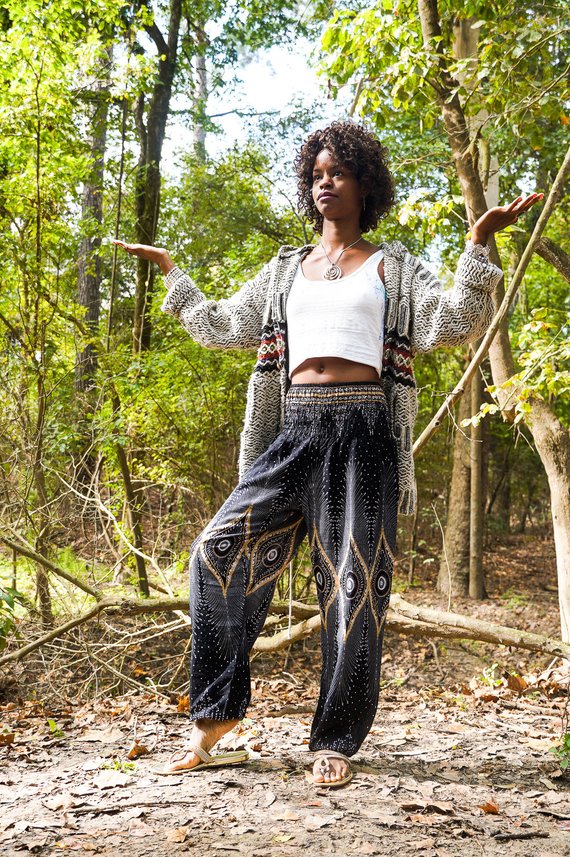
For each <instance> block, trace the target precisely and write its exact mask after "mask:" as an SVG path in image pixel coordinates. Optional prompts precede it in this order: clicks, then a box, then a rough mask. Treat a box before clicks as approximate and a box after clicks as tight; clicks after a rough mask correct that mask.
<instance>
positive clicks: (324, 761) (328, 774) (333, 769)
mask: <svg viewBox="0 0 570 857" xmlns="http://www.w3.org/2000/svg"><path fill="white" fill-rule="evenodd" d="M349 774H350V763H349V761H348V759H347V758H346V757H344V758H343V757H341V756H340V754H337V753H332V752H331V753H328V752H327V751H326V750H321V751H320V752H319V753H318V755H317V756H316V758H315V763H314V765H313V780H314V782H315V783H316V784H318V783H325V784H326V785H334V783H337V782H340V781H341V780H344V779H346V778H347V777H348V776H349Z"/></svg>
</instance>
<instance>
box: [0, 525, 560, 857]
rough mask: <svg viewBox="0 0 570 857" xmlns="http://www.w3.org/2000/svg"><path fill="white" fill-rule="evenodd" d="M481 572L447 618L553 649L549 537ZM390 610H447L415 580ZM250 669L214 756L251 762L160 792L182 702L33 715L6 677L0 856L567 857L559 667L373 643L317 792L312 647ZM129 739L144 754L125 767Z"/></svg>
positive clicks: (419, 643) (499, 549) (506, 544)
mask: <svg viewBox="0 0 570 857" xmlns="http://www.w3.org/2000/svg"><path fill="white" fill-rule="evenodd" d="M485 562H486V573H487V586H488V592H489V598H488V599H486V600H485V601H482V602H478V603H475V602H473V601H469V600H467V599H465V600H464V601H461V600H456V601H454V603H453V605H452V609H453V610H455V611H457V612H465V613H467V612H468V613H470V614H471V615H476V616H479V617H481V618H486V619H489V620H491V621H494V622H496V623H499V624H505V625H511V626H514V627H518V628H526V629H528V630H533V631H538V632H540V633H543V634H545V635H548V636H554V637H557V636H559V619H558V606H557V594H556V592H555V584H556V574H555V568H554V555H553V548H552V543H551V541H549V540H544V541H543V540H537V539H534V540H531V539H529V538H528V537H516V538H515V537H512V538H510V539H508V540H504V539H503V540H502V542H501V545H500V546H496V547H494V548H493V549H492V550H490V551H487V553H486V559H485ZM405 597H406V598H407V599H408V600H410V601H413V602H416V603H420V604H430V605H431V606H436V607H440V608H447V601H446V599H444V598H441V597H440V596H437V595H436V594H435V591H434V582H433V580H430V579H429V578H428V577H426V578H424V579H423V580H422V583H421V586H418V587H414V588H413V590H412V591H410V590H408V591H407V592H406V595H405ZM252 673H253V682H252V686H253V703H252V706H251V708H250V711H249V712H248V717H247V718H246V719H245V720H244V721H242V722H241V724H240V725H239V726H238V727H237V728H236V729H235V730H234V731H233V732H232V733H230V735H229V736H227V739H226V740H224V742H222V743H223V744H224V745H225V746H226V747H227V748H228V749H229V748H232V749H233V748H239V747H247V748H248V750H249V752H250V756H251V761H250V762H248V763H246V764H244V765H242V766H239V767H238V766H235V767H226V768H219V769H206V770H203V771H198V772H195V773H194V774H189V775H188V774H187V775H180V776H173V777H170V778H168V777H159V776H157V775H156V774H155V773H154V772H153V769H154V768H156V767H160V766H161V765H162V764H164V763H165V762H166V760H167V758H168V756H169V754H170V753H171V752H172V751H173V750H174V749H175V748H176V747H177V746H179V745H180V743H181V742H182V741H183V739H184V737H185V736H186V735H187V734H188V732H189V728H190V724H189V723H188V720H187V712H186V711H185V708H187V704H186V703H187V700H186V699H184V698H181V699H180V700H179V701H178V704H177V703H176V701H173V702H170V701H169V700H167V699H162V698H160V697H157V696H156V695H153V694H151V693H148V694H144V693H132V694H129V695H122V696H118V697H117V696H116V697H112V698H104V697H103V698H99V699H96V700H91V701H88V702H86V701H84V700H83V701H82V700H74V699H72V698H67V696H65V697H64V696H62V698H61V699H60V700H59V701H58V700H56V699H54V700H53V701H50V702H49V704H48V703H47V702H45V701H44V702H42V701H40V697H41V693H40V692H38V686H35V687H32V686H27V687H26V685H25V669H24V668H22V669H21V671H20V672H18V673H17V676H16V677H17V681H18V682H19V685H18V689H17V694H19V696H18V698H17V699H15V698H14V695H12V701H8V702H6V704H5V705H3V706H0V719H1V722H2V726H3V729H0V745H4V746H1V749H0V765H1V766H0V806H1V808H2V812H1V815H0V853H1V854H2V855H6V856H7V857H8V855H25V854H27V853H32V854H38V855H57V854H64V853H66V852H69V853H70V854H71V853H72V854H99V855H116V857H146V855H148V857H151V855H152V857H155V855H167V854H168V855H175V854H186V853H192V854H206V853H207V854H208V855H212V857H222V855H223V857H227V855H231V854H245V855H251V857H257V856H258V855H259V857H262V856H263V857H266V855H267V857H286V855H287V857H288V855H297V854H298V853H299V852H300V851H301V849H306V848H308V849H310V852H311V853H312V854H313V855H344V854H351V855H352V854H354V855H364V854H378V855H380V854H381V855H396V854H397V855H399V857H401V855H406V857H407V855H417V857H472V855H473V857H480V855H502V854H505V855H506V854H509V855H515V857H523V855H524V857H527V855H529V857H530V855H532V857H555V855H556V857H562V855H570V843H569V842H568V831H569V830H570V777H568V776H567V775H566V774H564V773H562V772H561V770H560V765H559V763H558V761H557V759H556V758H555V756H554V755H553V753H551V752H550V748H551V747H552V746H554V745H557V744H559V743H560V737H561V733H562V731H570V729H568V725H567V721H566V703H567V697H568V683H569V680H570V665H569V664H568V663H567V662H566V661H563V660H561V659H555V660H552V659H550V658H546V657H542V656H535V655H533V654H531V653H528V652H524V651H512V650H509V649H508V648H506V647H500V646H499V647H497V646H492V645H490V644H484V643H473V642H460V641H457V642H451V641H446V642H445V644H443V643H441V642H438V641H433V642H430V641H429V640H427V639H416V638H407V637H404V636H400V635H397V634H394V633H390V630H389V629H388V631H387V632H386V637H385V642H384V656H383V667H382V690H381V698H380V705H379V709H378V714H377V717H376V720H375V723H374V726H373V728H372V730H371V732H370V734H369V736H368V738H367V739H366V741H365V743H364V744H363V746H362V748H361V750H360V751H359V753H358V754H357V755H356V756H355V757H354V768H355V776H354V779H353V781H352V782H351V783H350V784H349V785H348V786H346V787H343V788H340V789H332V790H325V789H322V788H318V787H317V786H315V785H313V784H312V782H311V780H310V777H309V774H308V769H309V754H308V753H307V743H308V737H309V732H310V724H311V716H312V712H313V711H314V707H315V702H316V698H317V693H318V673H319V654H318V641H317V640H316V639H313V638H312V639H310V640H307V641H305V642H304V643H302V644H296V645H295V646H293V647H292V648H291V649H290V651H289V652H288V653H286V652H281V653H278V654H276V655H273V656H267V655H264V656H260V657H257V658H255V659H254V660H253V663H252ZM11 680H12V681H14V677H12V679H11ZM4 698H5V699H6V697H4ZM135 737H136V739H137V741H138V743H139V746H140V745H143V746H144V747H146V748H147V749H148V750H149V754H148V755H143V756H141V757H139V758H138V759H137V760H136V761H128V760H127V758H126V754H127V753H128V751H129V749H130V748H132V746H133V742H134V739H135Z"/></svg>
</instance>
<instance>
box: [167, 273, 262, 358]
mask: <svg viewBox="0 0 570 857" xmlns="http://www.w3.org/2000/svg"><path fill="white" fill-rule="evenodd" d="M274 261H275V260H271V262H268V263H267V264H266V265H264V267H263V268H262V269H261V271H260V272H259V273H258V274H257V275H256V276H255V277H254V278H253V279H251V280H248V281H247V282H246V283H244V284H243V285H242V286H241V288H239V289H238V290H237V291H236V292H235V293H234V294H233V295H230V297H229V298H220V299H219V300H214V299H208V298H206V296H205V295H204V293H203V292H201V291H200V289H199V288H198V286H197V285H196V284H195V283H194V282H193V281H192V280H191V279H190V277H189V276H188V275H187V274H185V273H184V272H183V271H181V270H180V268H173V269H172V270H171V271H169V273H168V274H167V275H166V278H165V285H166V287H167V289H168V291H167V293H166V296H165V298H164V300H163V302H162V306H161V309H162V311H163V312H165V313H168V314H169V315H173V316H175V317H176V318H178V320H179V321H180V323H181V324H182V326H183V327H184V328H185V329H186V330H187V331H188V333H189V334H190V336H191V337H192V338H193V339H194V340H195V341H196V342H198V343H199V344H200V345H204V346H205V347H206V348H257V347H258V345H259V341H260V339H261V328H262V322H263V314H264V310H265V305H266V296H267V290H268V288H269V284H270V281H271V273H272V270H273V265H274Z"/></svg>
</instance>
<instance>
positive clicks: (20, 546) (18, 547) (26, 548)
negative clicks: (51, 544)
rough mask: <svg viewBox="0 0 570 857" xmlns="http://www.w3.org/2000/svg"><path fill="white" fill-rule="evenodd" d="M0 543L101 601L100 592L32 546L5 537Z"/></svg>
mask: <svg viewBox="0 0 570 857" xmlns="http://www.w3.org/2000/svg"><path fill="white" fill-rule="evenodd" d="M15 535H18V534H15ZM18 538H19V539H21V538H22V537H21V536H20V535H18ZM0 541H3V542H4V544H5V545H7V547H9V548H11V549H12V550H14V551H16V552H17V553H19V554H21V555H22V556H27V557H28V559H32V560H33V561H34V562H37V563H39V564H40V565H42V566H43V567H44V568H47V569H49V571H53V573H54V574H56V575H57V576H58V577H62V578H63V579H64V580H67V582H68V583H72V584H73V586H77V588H78V589H82V590H83V592H86V593H87V595H92V596H93V598H96V599H97V601H99V600H100V599H101V597H102V596H101V593H100V592H98V591H97V590H96V589H93V587H92V586H89V584H88V583H84V582H83V581H82V580H79V578H77V577H74V576H73V575H72V574H69V572H68V571H64V570H63V568H60V567H59V566H58V565H55V563H53V562H51V561H50V560H49V559H47V558H46V557H45V556H42V555H41V554H39V553H37V551H35V550H34V549H33V548H32V546H31V545H29V544H28V543H27V542H26V541H24V540H23V539H22V543H18V542H13V541H11V539H7V538H6V536H0Z"/></svg>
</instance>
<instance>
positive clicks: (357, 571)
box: [190, 381, 398, 756]
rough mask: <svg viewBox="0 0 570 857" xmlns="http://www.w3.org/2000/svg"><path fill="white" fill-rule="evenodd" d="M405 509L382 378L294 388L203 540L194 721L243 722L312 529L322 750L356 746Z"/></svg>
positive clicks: (194, 602)
mask: <svg viewBox="0 0 570 857" xmlns="http://www.w3.org/2000/svg"><path fill="white" fill-rule="evenodd" d="M397 507H398V475H397V448H396V443H395V441H394V438H393V436H392V434H391V431H390V428H389V422H388V411H387V405H386V400H385V397H384V392H383V390H382V386H381V384H380V382H376V381H367V382H357V383H354V382H341V383H339V382H332V383H322V384H292V385H291V386H290V388H289V390H288V392H287V397H286V402H285V419H284V424H283V428H282V429H281V431H280V433H279V435H278V436H277V437H276V438H275V440H274V441H273V443H272V444H271V446H270V447H269V448H268V449H267V450H266V451H265V452H263V453H262V454H261V455H260V456H259V458H258V459H257V460H256V461H255V463H254V464H253V466H252V467H251V468H250V470H249V471H248V472H247V473H246V475H245V476H244V478H243V479H242V480H241V481H240V482H239V484H238V485H237V486H236V488H235V489H234V490H233V491H232V493H231V494H230V496H229V497H228V499H227V500H226V501H225V502H224V504H223V505H222V507H221V508H220V509H219V510H218V512H217V513H216V514H215V515H214V517H213V518H212V520H211V521H210V522H209V524H208V525H207V526H206V527H205V529H204V530H203V531H202V533H200V535H199V536H198V537H197V538H196V539H195V541H194V542H193V544H192V547H191V552H190V616H191V621H192V633H193V639H192V654H191V662H190V717H191V719H192V720H197V719H198V718H206V717H207V718H213V719H215V720H231V719H234V718H237V719H240V718H242V717H244V715H245V712H246V709H247V706H248V704H249V702H250V697H251V689H250V672H249V653H250V650H251V647H252V646H253V643H254V642H255V639H256V638H257V636H258V634H259V633H260V631H261V629H262V627H263V623H264V621H265V617H266V614H267V610H268V608H269V604H270V602H271V599H272V596H273V592H274V589H275V585H276V582H277V579H278V578H279V576H280V574H281V573H282V572H283V571H284V570H285V569H286V568H287V567H288V564H289V562H290V560H291V559H292V558H293V556H294V555H295V553H296V551H297V549H298V547H299V545H300V544H301V542H302V540H303V538H304V537H305V536H307V537H308V544H309V547H310V555H311V563H312V569H313V573H314V577H315V583H316V589H317V594H318V601H319V608H320V614H321V620H322V624H321V646H322V674H321V687H320V696H319V701H318V705H317V710H316V713H315V717H314V720H313V725H312V729H311V738H310V744H309V747H310V749H311V750H324V749H330V750H337V751H339V752H341V753H344V754H345V755H348V756H350V755H353V754H354V753H356V751H357V750H358V748H359V747H360V745H361V744H362V742H363V741H364V738H365V737H366V735H367V734H368V732H369V730H370V727H371V725H372V722H373V720H374V715H375V713H376V708H377V705H378V691H379V683H380V665H381V654H382V640H383V634H384V620H385V616H386V612H387V609H388V602H389V597H390V589H391V584H392V569H393V558H394V551H395V544H396V520H397Z"/></svg>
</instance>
